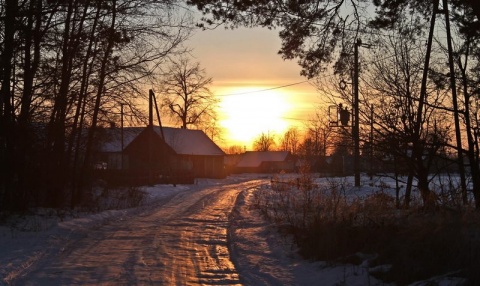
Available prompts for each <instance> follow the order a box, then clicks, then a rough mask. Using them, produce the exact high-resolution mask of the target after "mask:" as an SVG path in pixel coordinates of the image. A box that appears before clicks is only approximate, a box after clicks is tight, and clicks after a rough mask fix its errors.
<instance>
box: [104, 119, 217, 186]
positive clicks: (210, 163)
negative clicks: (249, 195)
mask: <svg viewBox="0 0 480 286" xmlns="http://www.w3.org/2000/svg"><path fill="white" fill-rule="evenodd" d="M99 133H100V134H99V148H98V150H97V156H96V162H97V164H96V165H97V166H98V167H99V168H100V169H102V170H103V173H104V174H110V176H117V180H118V181H122V180H130V181H135V180H136V181H138V183H137V184H142V183H143V182H144V181H148V182H151V181H154V182H169V183H170V182H178V183H192V182H193V179H194V178H224V177H225V171H224V155H225V153H224V152H223V151H222V150H221V149H220V148H219V147H218V146H217V145H216V144H215V143H214V142H213V141H212V140H210V138H208V136H207V135H205V133H204V132H203V131H201V130H190V129H179V128H170V127H163V128H160V127H159V126H150V127H148V126H147V127H126V128H123V130H122V129H120V128H108V129H104V130H102V132H99ZM119 176H123V178H122V177H119ZM127 178H128V179H127ZM127 183H128V182H127Z"/></svg>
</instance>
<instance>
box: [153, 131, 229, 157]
mask: <svg viewBox="0 0 480 286" xmlns="http://www.w3.org/2000/svg"><path fill="white" fill-rule="evenodd" d="M154 130H155V132H156V133H157V134H158V135H160V136H161V135H162V134H161V131H160V127H159V126H155V127H154ZM163 134H164V135H165V142H166V143H167V144H168V145H169V146H170V147H172V149H173V150H175V152H176V153H177V154H181V155H213V156H217V155H222V156H223V155H225V153H224V152H223V151H222V149H220V147H218V146H217V144H215V143H214V142H213V141H212V140H211V139H210V138H208V136H207V135H206V134H205V133H204V132H203V131H202V130H193V129H181V128H171V127H163Z"/></svg>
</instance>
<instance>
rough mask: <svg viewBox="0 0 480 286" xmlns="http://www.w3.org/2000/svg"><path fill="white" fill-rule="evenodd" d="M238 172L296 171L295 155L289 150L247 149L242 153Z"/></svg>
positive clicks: (237, 166)
mask: <svg viewBox="0 0 480 286" xmlns="http://www.w3.org/2000/svg"><path fill="white" fill-rule="evenodd" d="M234 171H235V172H236V173H278V172H282V171H284V172H293V171H295V159H294V156H293V155H292V154H291V153H290V152H288V151H247V152H245V153H244V154H242V155H241V158H240V160H239V161H238V163H237V165H236V167H235V169H234Z"/></svg>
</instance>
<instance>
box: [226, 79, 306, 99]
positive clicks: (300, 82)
mask: <svg viewBox="0 0 480 286" xmlns="http://www.w3.org/2000/svg"><path fill="white" fill-rule="evenodd" d="M309 81H310V80H304V81H299V82H295V83H291V84H286V85H281V86H276V87H271V88H266V89H259V90H252V91H246V92H239V93H229V94H221V95H217V96H222V97H223V96H232V95H242V94H249V93H257V92H264V91H269V90H275V89H280V88H285V87H289V86H294V85H299V84H303V83H306V82H309Z"/></svg>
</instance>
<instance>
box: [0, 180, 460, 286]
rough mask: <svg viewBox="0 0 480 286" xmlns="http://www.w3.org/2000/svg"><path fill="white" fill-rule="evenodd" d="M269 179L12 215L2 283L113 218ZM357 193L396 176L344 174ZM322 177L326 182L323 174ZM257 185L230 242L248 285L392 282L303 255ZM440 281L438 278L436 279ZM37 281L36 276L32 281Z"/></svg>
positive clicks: (239, 211)
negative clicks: (269, 217) (262, 201)
mask: <svg viewBox="0 0 480 286" xmlns="http://www.w3.org/2000/svg"><path fill="white" fill-rule="evenodd" d="M253 179H263V180H264V182H265V183H264V184H263V185H262V187H263V188H268V187H269V186H270V179H271V176H265V175H235V176H230V177H228V178H227V179H224V180H206V179H205V180H198V182H197V184H195V185H178V186H176V187H173V186H171V185H156V186H151V187H143V188H142V189H143V190H144V191H145V192H146V197H145V199H144V201H143V202H142V204H141V206H140V207H136V208H129V209H117V210H107V211H102V212H98V213H95V214H92V213H68V212H64V213H60V212H54V211H51V210H38V211H37V212H36V213H35V214H34V215H31V216H26V217H22V218H17V219H11V220H9V222H8V223H7V224H6V225H1V226H0V285H10V284H13V285H16V284H15V281H16V280H17V279H18V278H20V277H22V276H24V275H25V274H26V273H28V272H29V271H30V270H31V268H33V266H38V264H40V263H43V262H44V260H45V259H42V258H45V257H54V256H55V254H59V253H61V252H63V251H64V250H65V248H68V247H69V243H71V242H72V241H75V240H74V238H78V237H77V236H79V235H82V234H84V233H85V231H88V230H90V229H96V228H99V227H101V226H102V225H106V224H109V223H110V222H112V221H119V220H124V219H127V218H128V217H131V216H135V215H136V214H140V213H142V212H145V211H146V210H148V209H154V208H158V207H161V202H162V201H163V200H166V199H167V198H169V197H172V196H174V195H176V194H179V193H182V192H195V191H196V190H200V189H202V188H205V187H208V186H215V185H223V184H230V183H241V182H246V181H248V180H253ZM337 180H339V181H340V182H341V183H342V184H344V185H345V186H346V188H345V190H346V192H349V195H351V196H356V197H360V196H364V195H367V194H369V193H371V192H373V191H378V190H379V188H381V189H382V190H385V191H388V192H390V191H391V189H389V188H386V187H385V186H388V185H390V184H392V182H393V181H392V180H389V179H386V178H383V179H379V178H376V179H374V181H370V180H369V178H368V177H364V178H362V186H364V187H362V188H354V187H351V186H353V178H351V177H347V178H338V179H337ZM316 182H317V183H319V184H321V183H324V182H326V181H325V179H318V180H317V181H316ZM255 191H256V189H255V188H246V189H244V190H242V191H241V192H240V195H239V197H238V199H237V201H236V205H235V207H234V209H233V211H232V213H231V214H230V216H229V217H230V222H229V228H228V247H229V251H230V257H231V260H232V261H233V263H234V264H235V267H236V269H237V270H238V272H239V273H240V277H241V281H242V283H243V284H244V285H386V284H384V283H382V282H381V281H378V280H376V279H375V278H374V277H372V276H371V275H370V274H369V269H368V265H367V264H362V265H360V266H357V265H332V264H327V263H326V262H310V261H305V260H302V259H301V258H300V257H299V256H298V255H297V254H296V248H295V245H294V244H293V243H292V241H291V239H290V238H289V237H285V236H283V235H280V234H279V233H278V232H277V231H276V228H275V226H274V225H272V223H270V222H267V221H265V220H264V219H263V218H262V217H261V215H260V213H259V211H258V210H256V209H254V208H252V204H253V197H254V192H255ZM432 283H437V284H432ZM460 283H461V281H460V280H451V278H445V277H434V278H432V279H429V280H428V281H419V282H417V283H415V284H414V285H460ZM32 285H35V282H33V283H32Z"/></svg>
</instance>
